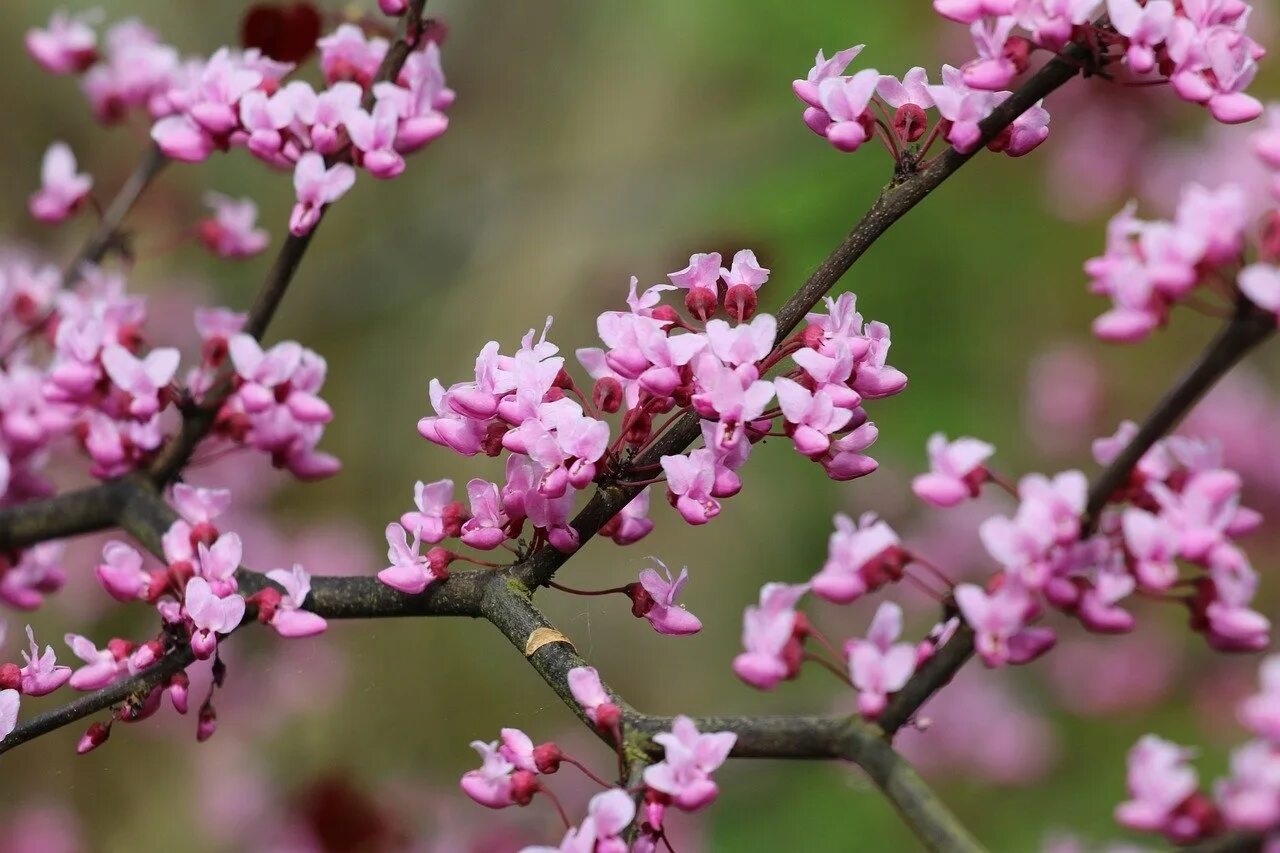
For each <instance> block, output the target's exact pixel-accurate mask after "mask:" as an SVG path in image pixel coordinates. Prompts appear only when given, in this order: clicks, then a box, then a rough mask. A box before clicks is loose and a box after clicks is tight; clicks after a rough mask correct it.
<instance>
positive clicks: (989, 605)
mask: <svg viewBox="0 0 1280 853" xmlns="http://www.w3.org/2000/svg"><path fill="white" fill-rule="evenodd" d="M955 597H956V604H957V605H958V606H959V607H960V613H961V615H963V616H964V620H965V621H966V622H968V623H969V627H971V628H973V630H974V632H975V633H976V634H977V641H976V645H977V649H978V654H979V655H981V656H982V660H983V662H984V663H985V664H986V665H987V666H991V667H996V666H1003V665H1004V664H1006V663H1013V664H1021V663H1028V662H1030V661H1032V660H1035V659H1036V658H1038V657H1039V656H1040V655H1042V654H1044V653H1045V652H1047V651H1049V649H1050V648H1052V647H1053V644H1054V642H1055V639H1056V638H1055V636H1054V633H1053V631H1052V630H1050V629H1048V628H1030V627H1027V623H1028V622H1029V621H1030V620H1031V619H1032V618H1033V617H1034V616H1035V615H1036V612H1037V607H1036V604H1035V601H1034V600H1033V599H1032V598H1031V596H1030V594H1029V593H1028V592H1027V591H1026V590H1025V589H1024V588H1023V587H1022V586H1021V585H1020V584H1019V583H1018V582H1017V581H1014V580H1012V579H1010V578H1005V579H1004V583H1002V584H1001V585H1000V588H999V589H997V590H996V591H995V592H994V593H988V592H986V591H985V590H983V589H982V588H981V587H979V586H975V585H973V584H960V585H959V586H958V587H956V591H955Z"/></svg>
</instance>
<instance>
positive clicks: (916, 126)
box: [893, 104, 929, 142]
mask: <svg viewBox="0 0 1280 853" xmlns="http://www.w3.org/2000/svg"><path fill="white" fill-rule="evenodd" d="M928 127H929V117H928V116H926V115H925V112H924V108H923V107H921V106H920V105H919V104H903V105H902V106H900V107H898V111H897V112H895V113H894V114H893V131H894V133H896V134H898V138H899V139H901V140H902V141H903V142H915V141H916V140H917V139H919V138H920V137H922V136H924V132H925V130H927V129H928Z"/></svg>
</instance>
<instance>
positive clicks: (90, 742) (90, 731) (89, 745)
mask: <svg viewBox="0 0 1280 853" xmlns="http://www.w3.org/2000/svg"><path fill="white" fill-rule="evenodd" d="M109 737H111V723H94V724H93V725H91V726H89V728H87V729H86V730H85V733H84V735H82V736H81V738H80V742H79V743H78V744H76V753H77V754H79V755H84V754H85V753H86V752H92V751H93V750H95V749H97V748H98V747H100V746H102V745H103V744H104V743H106V742H107V738H109Z"/></svg>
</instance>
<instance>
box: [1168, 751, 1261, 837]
mask: <svg viewBox="0 0 1280 853" xmlns="http://www.w3.org/2000/svg"><path fill="white" fill-rule="evenodd" d="M1214 797H1215V799H1216V800H1217V803H1218V807H1219V808H1220V809H1221V810H1222V817H1223V820H1224V821H1225V822H1226V824H1227V826H1228V827H1230V828H1231V829H1237V830H1242V831H1246V832H1250V831H1251V832H1262V833H1265V832H1269V831H1270V830H1271V829H1272V828H1274V827H1275V825H1276V823H1277V822H1280V755H1278V754H1277V753H1276V751H1275V749H1274V748H1273V747H1272V746H1271V744H1268V743H1264V742H1261V741H1252V742H1250V743H1247V744H1245V745H1244V746H1242V747H1240V748H1239V749H1236V750H1235V751H1234V752H1232V753H1231V775H1230V776H1229V777H1227V778H1226V779H1219V780H1218V782H1217V783H1216V784H1215V785H1214ZM1179 823H1180V821H1179ZM1196 829H1198V827H1196Z"/></svg>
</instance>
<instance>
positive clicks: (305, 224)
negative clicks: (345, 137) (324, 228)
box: [289, 151, 356, 237]
mask: <svg viewBox="0 0 1280 853" xmlns="http://www.w3.org/2000/svg"><path fill="white" fill-rule="evenodd" d="M355 182H356V170H355V169H353V168H351V167H350V166H348V165H347V164H346V163H335V164H333V165H332V166H330V167H329V168H328V169H326V168H325V165H324V158H323V157H321V156H320V155H319V154H317V153H315V152H314V151H310V152H307V153H306V154H303V155H302V157H300V158H299V159H298V165H297V167H296V168H295V169H294V173H293V186H294V189H295V190H296V191H297V194H298V203H297V204H296V205H294V208H293V214H292V215H291V216H290V217H289V231H290V233H292V234H293V235H294V236H295V237H305V236H306V235H307V234H310V233H311V230H312V229H313V228H315V227H316V224H317V223H319V222H320V215H321V214H322V213H323V211H324V208H325V207H327V206H328V205H331V204H333V203H334V202H335V201H337V200H338V199H340V198H342V197H343V196H344V195H346V193H347V190H349V189H351V187H352V186H353V185H354V184H355Z"/></svg>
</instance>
